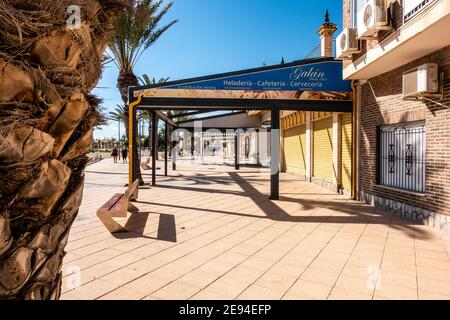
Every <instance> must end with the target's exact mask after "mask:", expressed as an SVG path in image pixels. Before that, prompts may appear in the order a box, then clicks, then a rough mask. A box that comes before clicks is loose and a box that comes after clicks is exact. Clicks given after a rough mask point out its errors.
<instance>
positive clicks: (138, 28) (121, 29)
mask: <svg viewBox="0 0 450 320" xmlns="http://www.w3.org/2000/svg"><path fill="white" fill-rule="evenodd" d="M163 2H164V1H163V0H132V6H131V7H130V9H129V10H128V11H127V13H126V14H124V15H123V16H121V17H120V18H119V19H118V20H117V22H116V24H115V26H114V29H113V33H112V37H111V38H110V41H109V49H110V51H111V53H112V56H113V57H112V58H113V59H112V61H113V62H114V63H115V64H116V66H117V68H118V69H119V76H118V78H117V87H118V88H119V91H120V95H121V97H122V101H123V103H124V105H125V107H126V110H125V117H126V121H125V124H126V125H125V128H126V131H127V134H128V116H129V115H128V103H129V101H128V88H129V87H130V86H136V85H138V84H139V80H138V78H137V76H136V75H135V73H134V67H135V66H136V64H137V62H138V61H139V58H140V57H141V56H142V54H143V53H144V52H145V51H146V50H147V49H148V48H150V46H152V45H153V44H154V43H155V42H156V41H157V40H158V39H159V37H160V36H161V35H162V34H163V33H164V32H166V31H167V30H168V29H169V28H170V27H172V26H173V25H174V24H175V23H176V22H177V20H173V21H171V22H169V23H168V24H166V25H164V26H161V27H160V26H159V24H160V22H161V19H162V18H163V17H164V16H165V15H166V13H167V12H168V11H169V10H170V8H171V7H172V6H173V2H169V3H168V4H167V5H165V6H163ZM135 151H137V150H135ZM135 156H137V154H135ZM137 176H138V178H139V180H141V183H143V179H142V175H141V172H140V166H138V167H137Z"/></svg>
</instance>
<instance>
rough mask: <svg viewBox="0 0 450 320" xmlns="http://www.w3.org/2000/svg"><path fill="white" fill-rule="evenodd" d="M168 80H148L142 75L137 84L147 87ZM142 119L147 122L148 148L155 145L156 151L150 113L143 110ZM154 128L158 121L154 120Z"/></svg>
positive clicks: (156, 142)
mask: <svg viewBox="0 0 450 320" xmlns="http://www.w3.org/2000/svg"><path fill="white" fill-rule="evenodd" d="M169 79H170V78H168V77H167V78H160V79H159V80H156V78H150V76H149V75H147V74H145V73H144V74H143V75H142V76H141V77H139V82H140V84H141V85H143V86H149V85H154V84H163V83H166V82H167V81H169ZM142 118H143V119H145V120H148V136H149V138H148V142H149V146H150V150H151V148H152V147H153V143H154V144H155V147H156V150H158V139H156V141H154V142H153V140H152V114H151V112H148V111H146V110H144V111H143V112H142ZM156 127H157V128H159V119H156ZM156 160H158V152H156Z"/></svg>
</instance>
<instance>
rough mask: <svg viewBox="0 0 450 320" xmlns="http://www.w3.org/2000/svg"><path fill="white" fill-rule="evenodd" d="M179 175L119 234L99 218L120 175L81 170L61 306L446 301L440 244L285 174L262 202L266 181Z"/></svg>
mask: <svg viewBox="0 0 450 320" xmlns="http://www.w3.org/2000/svg"><path fill="white" fill-rule="evenodd" d="M158 166H161V167H162V163H158ZM178 168H179V170H177V171H176V172H171V171H170V172H169V177H163V176H162V170H158V173H159V174H160V176H158V183H159V185H158V186H157V187H145V188H143V189H141V191H140V196H139V202H138V203H137V204H136V205H137V207H139V209H140V213H138V214H134V215H133V216H131V217H130V219H129V222H128V225H127V227H128V228H129V229H130V230H131V232H130V233H124V234H117V235H111V234H110V233H108V232H107V230H106V229H105V228H104V226H103V225H102V224H101V223H100V222H99V221H98V219H97V217H96V210H97V209H98V208H99V207H100V206H101V205H102V204H103V203H104V202H105V201H106V200H108V199H109V198H110V197H111V196H112V195H113V194H114V193H116V192H123V190H124V189H125V188H124V184H125V183H127V170H128V166H127V165H125V164H113V163H112V160H111V159H105V160H103V161H101V162H99V163H96V164H94V165H92V166H90V167H88V168H87V172H86V186H85V191H84V199H83V204H82V207H81V209H80V213H79V216H78V217H77V219H76V221H75V224H74V226H73V228H72V231H71V234H70V239H69V243H68V245H67V252H68V253H67V255H66V257H65V260H64V266H63V275H64V278H63V296H62V299H252V300H253V299H254V300H258V299H439V298H440V299H450V259H449V256H450V237H449V236H447V235H444V234H441V233H439V232H438V231H435V230H432V229H430V228H428V227H424V226H418V225H414V224H412V223H411V222H410V221H407V220H404V219H401V218H398V217H393V216H391V215H389V214H386V213H384V214H383V213H382V212H379V211H377V210H375V209H374V208H372V207H370V206H367V205H364V204H361V203H359V202H355V201H351V200H348V198H346V197H345V196H341V195H336V194H333V193H332V192H330V191H327V190H325V189H322V188H320V187H318V186H316V185H313V184H310V183H306V182H302V181H299V180H298V178H297V177H295V176H292V175H288V174H281V177H280V181H281V190H280V192H281V200H280V201H269V200H268V194H269V179H268V178H269V172H268V171H266V170H260V169H254V168H244V169H242V170H240V171H235V170H234V168H233V167H229V166H218V165H204V166H200V165H189V164H187V163H186V164H183V163H180V164H179V166H178ZM144 177H145V179H146V180H147V181H150V180H151V179H150V176H149V175H147V172H145V175H144Z"/></svg>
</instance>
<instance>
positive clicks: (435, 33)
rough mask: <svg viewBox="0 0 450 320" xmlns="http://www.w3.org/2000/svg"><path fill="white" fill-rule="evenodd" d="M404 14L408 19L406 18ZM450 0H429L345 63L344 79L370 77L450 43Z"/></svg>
mask: <svg viewBox="0 0 450 320" xmlns="http://www.w3.org/2000/svg"><path fill="white" fill-rule="evenodd" d="M406 18H407V19H406ZM449 27H450V2H449V1H448V0H435V1H431V2H430V3H429V4H428V5H427V6H426V7H424V8H423V9H421V10H420V11H418V12H417V13H415V14H414V15H413V16H411V15H409V16H408V17H406V16H405V23H404V24H403V25H402V26H401V27H400V28H399V29H397V30H396V31H394V32H392V34H390V35H389V36H387V37H386V38H384V39H383V40H382V41H380V42H379V43H377V44H376V45H375V46H373V47H372V48H370V49H369V50H368V51H367V52H366V53H364V54H363V55H362V56H360V57H358V58H357V59H355V60H354V61H353V62H351V63H349V64H348V65H346V66H345V67H344V73H343V74H344V79H348V80H353V79H355V80H363V79H371V78H373V77H376V76H378V75H380V74H383V73H385V72H387V71H390V70H393V69H395V68H398V67H400V66H402V65H405V64H407V63H409V62H411V61H414V60H416V59H418V58H420V57H423V56H425V55H427V54H430V53H433V52H434V51H437V50H439V49H441V48H444V47H446V46H448V45H450V33H449V32H448V29H449Z"/></svg>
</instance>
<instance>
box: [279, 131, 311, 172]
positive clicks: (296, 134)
mask: <svg viewBox="0 0 450 320" xmlns="http://www.w3.org/2000/svg"><path fill="white" fill-rule="evenodd" d="M284 155H285V160H286V169H287V172H293V173H299V174H305V172H306V161H305V159H306V125H301V126H297V127H294V128H290V129H286V130H284Z"/></svg>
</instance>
